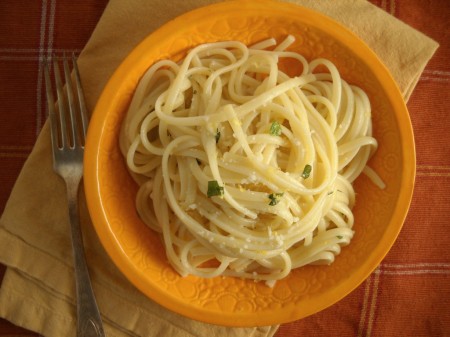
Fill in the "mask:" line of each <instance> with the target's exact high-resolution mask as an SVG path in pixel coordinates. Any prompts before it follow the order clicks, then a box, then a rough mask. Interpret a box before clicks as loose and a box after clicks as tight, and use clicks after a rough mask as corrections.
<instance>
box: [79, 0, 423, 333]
mask: <svg viewBox="0 0 450 337" xmlns="http://www.w3.org/2000/svg"><path fill="white" fill-rule="evenodd" d="M210 13H214V15H210ZM287 34H292V35H294V36H295V37H296V39H297V40H296V42H295V44H294V45H293V46H292V47H291V48H290V49H292V50H296V51H299V52H300V53H302V54H303V55H304V56H305V57H306V58H307V59H308V60H312V59H313V58H317V57H325V58H328V59H330V60H331V61H332V62H334V63H335V64H336V65H337V66H338V69H339V70H340V72H341V75H342V77H343V78H344V79H345V80H347V81H348V82H350V83H351V84H355V85H358V86H360V87H361V88H363V89H364V90H365V91H366V92H367V93H368V95H369V98H370V100H371V103H372V107H373V128H374V134H375V137H376V138H377V140H378V142H379V149H378V151H377V153H376V155H375V156H374V157H373V158H372V160H371V162H370V165H371V166H372V167H373V168H374V169H375V170H376V171H377V172H378V173H379V174H380V176H381V177H382V179H383V180H384V181H385V183H386V185H387V188H386V189H384V190H379V189H378V188H376V187H375V186H374V185H372V184H371V183H370V182H369V181H368V179H367V178H365V177H364V176H362V177H360V178H358V180H357V181H356V183H355V188H356V192H357V202H356V206H355V208H354V214H355V219H356V221H355V227H354V229H355V231H356V234H355V237H354V239H353V241H352V242H351V244H350V245H349V246H347V247H345V248H343V249H342V253H341V254H340V255H339V256H338V257H337V258H336V261H335V262H334V263H333V264H332V265H331V266H307V267H305V268H301V269H298V270H295V271H293V272H292V273H291V274H290V275H289V276H288V277H287V278H285V279H283V280H281V281H279V282H277V284H276V285H275V287H273V288H269V287H267V286H265V285H264V284H263V283H255V282H253V281H249V280H241V279H235V278H222V277H218V278H214V279H200V278H197V277H193V276H188V277H180V276H179V275H178V274H176V273H175V271H174V270H173V269H172V268H171V267H170V266H169V265H168V263H167V261H166V258H165V252H164V248H163V245H162V243H161V241H160V238H159V237H158V236H157V235H156V234H155V233H153V232H152V231H151V230H149V229H148V228H147V227H146V226H145V224H143V223H142V222H141V221H140V219H139V218H138V216H137V214H136V211H135V206H134V199H135V194H136V191H137V187H136V185H135V184H134V182H133V181H132V179H131V177H130V175H129V174H128V172H127V169H126V167H125V162H124V160H123V158H122V156H121V154H120V151H119V147H118V135H119V131H120V125H121V121H122V119H123V117H124V114H125V112H126V108H127V105H128V104H129V101H130V97H131V95H132V93H133V90H134V88H135V86H136V84H137V82H138V80H139V78H140V76H141V75H142V74H143V73H144V71H145V70H146V69H147V68H148V67H149V66H150V65H151V64H152V63H153V62H155V61H156V60H159V59H164V58H172V59H175V60H179V59H180V58H182V57H183V55H184V54H185V53H186V50H188V49H189V48H191V47H193V46H196V45H198V44H201V43H205V42H212V41H221V40H240V41H242V42H244V43H246V44H251V43H255V42H257V41H260V40H263V39H266V38H268V37H274V38H276V39H277V40H281V39H283V38H284V37H285V36H286V35H287ZM85 160H86V165H85V168H86V169H85V190H86V197H87V201H88V207H89V211H90V214H91V217H92V220H93V223H94V226H95V229H96V231H97V233H98V235H99V237H100V240H101V242H102V244H103V245H104V247H105V249H106V250H107V252H108V254H109V255H110V256H111V258H112V260H113V261H114V262H115V263H116V264H117V266H118V267H119V269H121V271H122V272H123V273H124V275H125V276H126V277H127V278H128V279H129V280H130V281H131V282H132V283H133V284H134V285H135V286H136V287H137V288H138V289H140V290H141V291H142V292H143V293H144V294H146V295H147V296H148V297H150V298H152V299H153V300H155V301H156V302H158V303H160V304H161V305H163V306H166V307H167V308H169V309H171V310H173V311H176V312H178V313H180V314H183V315H185V316H188V317H190V318H193V319H197V320H202V321H206V322H209V323H214V324H221V325H230V326H255V325H269V324H278V323H284V322H289V321H293V320H296V319H299V318H302V317H305V316H307V315H311V314H313V313H315V312H317V311H319V310H323V309H324V308H326V307H328V306H330V305H332V304H333V303H335V302H336V301H338V300H340V299H341V298H343V297H344V296H345V295H346V294H348V293H349V292H350V291H352V290H353V289H355V288H356V287H357V286H358V285H359V284H360V283H361V282H362V281H364V279H365V278H366V277H367V276H368V275H369V274H370V273H371V272H372V271H373V270H374V269H375V268H376V266H377V265H378V264H379V263H380V261H381V260H382V258H383V257H384V256H385V254H386V253H387V252H388V250H389V249H390V247H391V246H392V244H393V243H394V241H395V239H396V237H397V235H398V233H399V231H400V229H401V226H402V224H403V221H404V218H405V216H406V213H407V211H408V207H409V203H410V200H411V195H412V190H413V184H414V174H415V151H414V141H413V135H412V130H411V123H410V120H409V116H408V112H407V110H406V107H405V105H404V102H403V100H402V97H401V94H400V92H399V90H398V89H397V87H396V85H395V83H394V80H393V79H392V78H391V76H390V74H389V73H388V71H387V70H386V69H385V67H384V66H383V65H382V64H381V62H380V61H379V60H378V59H377V58H376V56H375V55H374V54H373V53H372V52H371V51H370V50H369V48H368V47H367V46H366V45H364V44H363V43H362V42H361V41H360V40H359V39H358V38H357V37H355V36H354V35H353V34H352V33H350V32H349V31H348V30H346V29H345V28H343V27H342V26H340V25H339V24H337V23H335V22H334V21H332V20H330V19H329V18H327V17H325V16H323V15H320V14H318V13H315V12H313V11H311V10H307V9H305V8H302V7H299V6H296V5H292V4H287V3H280V2H275V1H266V0H264V1H230V2H224V3H219V4H216V5H212V6H209V7H205V8H202V9H199V10H196V11H193V12H190V13H187V14H185V15H183V16H181V17H178V18H177V19H175V20H173V21H171V22H169V23H168V24H166V25H165V26H163V27H161V28H160V29H159V30H157V31H156V32H154V33H153V34H151V35H150V36H148V37H147V38H146V39H145V40H144V41H143V42H142V43H141V44H140V45H139V46H138V47H137V48H136V49H135V50H134V51H133V52H132V53H131V54H130V55H129V56H128V57H127V58H126V60H125V61H124V62H123V63H122V64H121V66H120V67H119V68H118V69H117V71H116V72H115V73H114V75H113V77H112V78H111V80H110V82H109V83H108V85H107V86H106V88H105V90H104V92H103V94H102V96H101V98H100V100H99V102H98V105H97V108H96V110H95V112H94V114H93V118H92V120H91V125H90V129H89V134H88V142H87V146H86V157H85Z"/></svg>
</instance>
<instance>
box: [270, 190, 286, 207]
mask: <svg viewBox="0 0 450 337" xmlns="http://www.w3.org/2000/svg"><path fill="white" fill-rule="evenodd" d="M282 196H283V193H271V194H269V199H270V202H269V206H275V205H276V204H278V203H279V202H280V199H281V197H282Z"/></svg>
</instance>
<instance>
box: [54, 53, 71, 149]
mask: <svg viewBox="0 0 450 337" xmlns="http://www.w3.org/2000/svg"><path fill="white" fill-rule="evenodd" d="M53 71H54V73H55V74H54V75H55V83H56V94H57V97H58V108H59V121H60V130H61V146H62V147H63V148H66V147H68V146H69V140H68V138H67V124H66V107H65V104H64V103H65V97H64V90H63V85H62V82H61V75H60V71H59V65H58V61H57V60H56V58H54V59H53Z"/></svg>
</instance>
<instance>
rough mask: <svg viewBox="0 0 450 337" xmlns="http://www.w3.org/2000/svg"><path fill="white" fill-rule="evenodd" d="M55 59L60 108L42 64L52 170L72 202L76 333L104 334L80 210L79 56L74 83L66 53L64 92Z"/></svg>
mask: <svg viewBox="0 0 450 337" xmlns="http://www.w3.org/2000/svg"><path fill="white" fill-rule="evenodd" d="M52 58H53V72H54V77H55V85H56V93H57V97H58V109H56V108H55V106H54V102H55V101H54V99H53V90H52V83H51V79H50V70H49V60H47V58H44V59H43V62H42V63H43V67H44V76H45V84H46V93H47V103H48V113H49V118H50V127H51V142H52V149H53V169H54V171H55V172H56V173H57V174H58V175H60V176H61V177H62V178H63V179H64V181H65V182H66V189H67V199H68V204H69V219H70V224H71V236H72V249H73V257H74V266H75V286H76V297H77V336H79V337H81V336H82V337H88V336H89V337H90V336H95V337H99V336H105V333H104V331H103V326H102V321H101V317H100V312H99V310H98V307H97V303H96V300H95V297H94V292H93V290H92V285H91V281H90V278H89V271H88V268H87V263H86V257H85V253H84V248H83V238H82V233H81V227H80V220H79V213H78V211H79V210H78V188H79V185H80V181H81V178H82V176H83V153H84V141H85V136H86V130H87V125H88V118H87V113H86V105H85V101H84V95H83V90H82V87H81V80H80V73H79V71H78V67H77V61H76V57H75V55H72V65H73V70H74V77H75V86H73V84H72V77H71V72H70V69H69V62H68V60H67V58H66V57H65V56H64V58H63V62H62V63H63V70H64V78H65V89H66V91H64V88H63V84H62V82H61V75H60V70H59V65H58V61H57V60H56V58H55V57H52ZM74 87H75V88H74ZM75 90H76V91H75ZM76 98H78V99H76Z"/></svg>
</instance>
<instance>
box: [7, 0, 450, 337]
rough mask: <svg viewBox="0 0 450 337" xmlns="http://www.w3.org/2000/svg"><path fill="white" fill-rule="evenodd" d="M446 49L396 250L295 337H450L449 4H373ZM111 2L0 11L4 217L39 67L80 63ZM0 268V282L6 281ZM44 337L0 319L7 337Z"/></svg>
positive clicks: (18, 2) (28, 144)
mask: <svg viewBox="0 0 450 337" xmlns="http://www.w3.org/2000/svg"><path fill="white" fill-rule="evenodd" d="M371 2H372V3H373V4H375V5H377V6H378V7H380V8H382V9H383V10H385V11H387V12H388V13H390V14H392V15H393V16H395V17H397V18H399V19H400V20H402V21H404V22H406V23H407V24H409V25H411V26H412V27H414V28H416V29H418V30H420V31H422V32H423V33H425V34H426V35H428V36H430V37H431V38H433V39H434V40H436V41H437V42H439V43H440V48H439V49H438V51H437V53H436V54H435V56H434V57H433V58H432V59H431V61H430V63H429V64H428V65H427V67H426V69H425V70H424V72H423V74H422V76H421V78H420V80H419V83H418V85H417V87H416V89H415V91H414V93H413V94H412V96H411V98H410V100H409V103H408V108H409V111H410V115H411V119H412V123H413V128H414V134H415V139H416V151H417V179H416V186H415V193H414V197H413V201H412V205H411V209H410V212H409V215H408V217H407V219H406V222H405V225H404V227H403V230H402V232H401V234H400V236H399V238H398V240H397V242H396V243H395V245H394V247H393V248H392V250H391V251H390V253H389V254H388V255H387V257H386V258H385V259H384V261H383V262H382V264H381V265H380V266H379V267H378V268H377V269H376V270H375V272H374V273H373V274H372V275H371V276H370V277H369V278H368V279H367V280H366V281H365V282H364V283H363V284H362V285H361V286H360V287H358V288H357V289H356V290H355V291H353V292H352V293H351V294H350V295H349V296H347V297H346V298H345V299H343V300H342V301H340V302H339V303H337V304H335V305H334V306H332V307H330V308H328V309H326V310H324V311H322V312H320V313H318V314H315V315H313V316H310V317H307V318H305V319H303V320H300V321H296V322H293V323H290V324H285V325H282V326H281V327H280V329H279V330H278V332H277V333H276V337H287V336H324V337H326V336H450V254H449V247H450V192H449V191H450V136H449V133H450V113H449V111H448V106H449V105H450V25H449V21H450V1H448V0H433V1H423V0H371ZM106 4H107V0H79V1H70V0H1V1H0V163H1V164H0V213H1V212H2V211H3V209H4V206H5V203H6V201H7V199H8V197H9V194H10V192H11V189H12V187H13V184H14V182H15V180H16V178H17V176H18V174H19V172H20V169H21V167H22V165H23V163H24V161H25V159H26V158H27V156H28V154H29V153H30V151H31V149H32V146H33V144H34V142H35V141H36V137H37V135H38V134H39V132H40V130H41V128H42V126H43V124H44V121H45V119H46V111H45V96H44V83H43V75H42V72H41V71H40V68H39V59H40V58H41V57H42V56H43V55H45V54H48V53H55V54H57V55H59V54H62V53H64V52H65V53H68V54H70V53H72V52H74V53H75V54H77V53H79V52H80V51H81V49H82V48H83V47H84V45H85V44H86V42H87V40H88V39H89V37H90V34H91V32H92V31H93V29H94V28H95V25H96V23H97V21H98V20H99V18H100V16H101V14H102V12H103V9H104V8H105V6H106ZM4 269H5V267H4V266H0V279H1V277H2V275H3V273H4ZM7 335H8V336H11V335H14V336H37V334H35V333H32V332H27V331H25V330H23V329H21V328H19V327H15V326H13V325H12V324H10V323H9V322H7V321H5V320H1V319H0V336H7Z"/></svg>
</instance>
